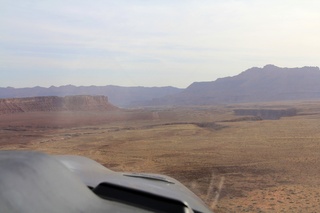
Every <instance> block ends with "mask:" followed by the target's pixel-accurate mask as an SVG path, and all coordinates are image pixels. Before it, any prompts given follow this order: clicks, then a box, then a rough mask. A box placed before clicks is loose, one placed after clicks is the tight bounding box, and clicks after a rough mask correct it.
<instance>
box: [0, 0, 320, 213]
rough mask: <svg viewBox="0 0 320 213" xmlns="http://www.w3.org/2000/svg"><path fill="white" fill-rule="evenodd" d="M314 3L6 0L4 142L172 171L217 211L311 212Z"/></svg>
mask: <svg viewBox="0 0 320 213" xmlns="http://www.w3.org/2000/svg"><path fill="white" fill-rule="evenodd" d="M319 6H320V3H319V2H318V1H275V0H271V1H260V0H258V1H252V0H239V1H232V0H226V1H220V0H216V1H192V0H187V1H141V0H133V1H129V0H120V1H109V0H107V1H86V0H81V1H73V0H70V1H69V0H68V1H61V0H57V1H37V0H32V1H22V0H17V1H9V0H3V1H1V7H0V14H1V18H0V72H1V78H0V149H2V150H34V151H40V152H44V153H47V154H50V155H80V156H84V157H88V158H91V159H93V160H95V161H97V162H99V163H101V164H102V165H103V166H105V167H107V168H108V169H111V170H113V171H116V172H135V173H155V174H162V175H167V176H170V177H172V178H175V179H177V180H178V181H180V182H181V183H182V184H184V185H185V186H186V187H187V188H189V189H190V190H191V191H192V192H194V193H195V194H196V195H197V196H198V197H200V198H201V199H202V200H203V201H204V202H205V203H206V205H207V206H208V207H209V208H210V209H211V210H214V211H215V212H281V211H282V212H304V211H307V212H318V211H319V207H318V206H319V205H318V203H319V202H318V201H319V200H318V199H319V193H320V189H319V187H315V186H318V185H319V178H318V176H319V165H320V164H319V158H320V154H319V153H320V145H319V142H320V135H319V131H318V130H319V125H320V123H319V118H320V117H319V116H320V102H319V100H320V86H319V85H320V83H319V79H320V70H319V68H318V67H317V66H319V57H318V56H317V55H319V54H318V52H319V50H320V49H319V48H320V47H319V42H318V39H319V37H320V30H319V29H320V27H319V23H320V14H319V11H318V8H319ZM128 176H130V175H128ZM131 176H132V177H134V175H131ZM145 177H149V179H150V177H154V176H152V175H151V176H148V175H146V176H145ZM145 179H147V178H145ZM151 179H152V178H151ZM154 179H157V178H155V177H154ZM158 179H160V180H161V179H164V180H166V179H165V178H164V177H162V178H160V176H159V177H158ZM170 181H171V180H170Z"/></svg>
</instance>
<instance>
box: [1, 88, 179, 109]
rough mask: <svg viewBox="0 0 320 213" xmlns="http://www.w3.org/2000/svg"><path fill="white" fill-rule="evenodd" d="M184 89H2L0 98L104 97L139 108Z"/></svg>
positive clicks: (116, 103)
mask: <svg viewBox="0 0 320 213" xmlns="http://www.w3.org/2000/svg"><path fill="white" fill-rule="evenodd" d="M181 91H182V89H178V88H175V87H121V86H79V87H77V86H73V85H66V86H60V87H55V86H52V87H49V88H45V87H33V88H18V89H16V88H12V87H7V88H0V98H23V97H37V96H59V97H64V96H71V95H103V96H107V97H108V98H109V101H110V102H111V103H112V104H114V105H116V106H120V107H127V106H139V105H140V104H141V103H142V102H145V101H147V100H152V99H154V98H160V97H163V96H166V95H171V94H176V93H179V92H181Z"/></svg>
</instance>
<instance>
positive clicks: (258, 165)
mask: <svg viewBox="0 0 320 213" xmlns="http://www.w3.org/2000/svg"><path fill="white" fill-rule="evenodd" d="M246 107H247V108H259V107H265V108H275V107H277V108H292V107H294V108H296V109H297V110H298V115H297V116H293V117H282V118H281V119H279V120H254V119H253V120H250V119H238V118H239V117H238V116H235V115H234V114H233V109H236V108H246ZM319 119H320V102H291V103H290V102H288V103H272V104H260V105H257V104H254V105H253V104H251V105H238V106H216V107H197V108H170V109H169V108H168V109H146V110H130V111H129V110H128V111H117V112H105V113H102V112H83V113H81V112H62V113H57V112H51V113H45V112H42V113H20V114H19V113H18V114H12V115H0V145H1V149H31V150H39V151H43V152H46V153H49V154H76V155H83V156H87V157H90V158H92V159H95V160H97V161H98V162H100V163H102V164H103V165H105V166H106V167H108V168H110V169H113V170H115V171H135V172H153V173H161V174H166V175H169V176H172V177H174V178H176V179H178V180H179V181H181V182H182V183H184V184H185V185H186V186H188V187H189V188H190V189H191V190H192V191H194V192H195V193H196V194H197V195H199V196H200V197H201V198H203V199H204V200H205V201H206V202H207V204H208V205H209V206H211V207H212V209H214V210H215V212H319V211H320V207H318V203H319V201H320V200H319V199H320V187H319V184H320V179H319V178H318V177H319V175H320V131H319V129H320V122H319Z"/></svg>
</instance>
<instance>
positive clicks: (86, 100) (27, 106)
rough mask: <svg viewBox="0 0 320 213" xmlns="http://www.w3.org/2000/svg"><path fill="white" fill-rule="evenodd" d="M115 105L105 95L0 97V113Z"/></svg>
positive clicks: (113, 108) (96, 108) (103, 108)
mask: <svg viewBox="0 0 320 213" xmlns="http://www.w3.org/2000/svg"><path fill="white" fill-rule="evenodd" d="M116 109H118V108H117V107H115V106H113V105H112V104H110V103H109V102H108V98H107V97H106V96H89V95H77V96H66V97H57V96H43V97H30V98H10V99H0V114H9V113H19V112H38V111H41V112H51V111H110V110H116Z"/></svg>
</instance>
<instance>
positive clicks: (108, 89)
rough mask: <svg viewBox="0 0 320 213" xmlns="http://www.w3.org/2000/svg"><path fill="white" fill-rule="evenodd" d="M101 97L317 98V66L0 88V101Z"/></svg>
mask: <svg viewBox="0 0 320 213" xmlns="http://www.w3.org/2000/svg"><path fill="white" fill-rule="evenodd" d="M70 95H103V96H108V98H109V101H110V102H111V103H112V104H114V105H116V106H120V107H140V106H185V105H211V104H232V103H246V102H269V101H290V100H309V99H320V69H319V67H310V66H306V67H301V68H280V67H277V66H275V65H266V66H264V67H263V68H259V67H253V68H250V69H247V70H246V71H244V72H242V73H240V74H239V75H236V76H233V77H226V78H219V79H217V80H215V81H210V82H194V83H192V84H191V85H190V86H189V87H187V88H186V89H178V88H175V87H120V86H80V87H76V86H72V85H67V86H61V87H54V86H52V87H50V88H44V87H34V88H20V89H15V88H12V87H7V88H0V98H17V97H35V96H60V97H63V96H70Z"/></svg>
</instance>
